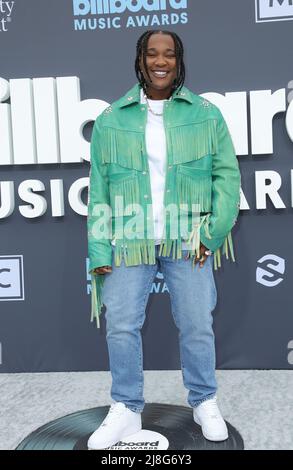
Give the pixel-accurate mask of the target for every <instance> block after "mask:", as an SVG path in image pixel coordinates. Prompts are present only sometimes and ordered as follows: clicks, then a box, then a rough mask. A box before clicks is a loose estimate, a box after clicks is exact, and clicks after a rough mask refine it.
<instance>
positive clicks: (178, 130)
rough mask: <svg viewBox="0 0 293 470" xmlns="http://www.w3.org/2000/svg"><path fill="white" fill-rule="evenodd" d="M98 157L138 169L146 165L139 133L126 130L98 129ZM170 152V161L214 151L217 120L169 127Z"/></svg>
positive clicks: (216, 144)
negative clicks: (100, 134)
mask: <svg viewBox="0 0 293 470" xmlns="http://www.w3.org/2000/svg"><path fill="white" fill-rule="evenodd" d="M101 133H102V136H101V139H100V148H99V151H100V157H101V161H102V163H118V164H119V165H121V166H125V167H126V168H132V169H135V170H138V171H141V170H143V169H145V168H146V162H145V159H144V158H142V154H143V152H144V150H145V141H144V133H143V132H134V131H128V132H127V139H126V138H125V129H117V128H114V127H111V126H104V127H103V128H102V130H101ZM169 141H170V146H171V149H170V150H171V151H170V155H171V157H172V158H173V163H174V164H176V163H186V162H189V161H192V160H198V159H199V158H202V157H204V156H205V155H209V154H210V155H214V154H216V153H217V152H218V139H217V119H207V120H206V121H203V122H199V123H192V124H186V125H183V126H175V127H172V128H170V129H169Z"/></svg>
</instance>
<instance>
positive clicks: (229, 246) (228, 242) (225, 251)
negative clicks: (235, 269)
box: [214, 231, 235, 271]
mask: <svg viewBox="0 0 293 470" xmlns="http://www.w3.org/2000/svg"><path fill="white" fill-rule="evenodd" d="M221 248H222V253H221ZM229 251H230V256H231V260H232V261H233V262H235V255H234V249H233V240H232V232H231V231H230V232H229V233H228V235H227V237H226V238H225V240H224V243H223V245H222V246H221V247H220V248H218V249H217V250H216V251H215V252H214V269H215V271H216V270H217V269H218V268H220V267H221V255H225V256H226V259H229Z"/></svg>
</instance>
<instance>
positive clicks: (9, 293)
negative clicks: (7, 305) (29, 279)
mask: <svg viewBox="0 0 293 470" xmlns="http://www.w3.org/2000/svg"><path fill="white" fill-rule="evenodd" d="M1 300H24V282H23V256H22V255H13V256H0V301H1Z"/></svg>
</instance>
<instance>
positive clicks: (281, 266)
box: [256, 254, 285, 287]
mask: <svg viewBox="0 0 293 470" xmlns="http://www.w3.org/2000/svg"><path fill="white" fill-rule="evenodd" d="M258 263H259V266H258V267H257V268H256V282H258V283H259V284H262V285H263V286H266V287H275V286H277V285H278V284H280V282H282V281H283V276H281V274H284V273H285V260H284V258H280V256H276V255H272V254H269V255H265V256H263V257H262V258H260V259H259V260H258Z"/></svg>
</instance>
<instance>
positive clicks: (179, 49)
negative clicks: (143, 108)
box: [135, 29, 185, 94]
mask: <svg viewBox="0 0 293 470" xmlns="http://www.w3.org/2000/svg"><path fill="white" fill-rule="evenodd" d="M156 33H162V34H168V35H170V36H172V38H173V40H174V44H175V55H176V64H177V77H176V79H175V80H174V82H173V87H172V92H171V93H173V92H174V91H175V90H177V89H178V91H179V90H180V89H181V88H182V86H183V84H184V80H185V65H184V60H183V55H184V48H183V43H182V41H181V39H180V37H179V36H178V34H176V33H174V32H173V31H167V30H156V29H153V30H148V31H145V32H144V33H143V34H142V35H141V36H140V37H139V39H138V41H137V44H136V58H135V74H136V77H137V79H138V81H139V84H140V86H141V87H142V89H143V91H144V93H145V94H146V92H147V83H146V81H145V78H144V76H143V74H142V71H141V69H140V65H139V60H140V58H141V57H142V60H143V64H144V68H145V71H146V73H147V76H148V77H149V78H150V76H149V73H148V71H147V66H146V51H147V45H148V40H149V38H150V36H152V35H153V34H156Z"/></svg>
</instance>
